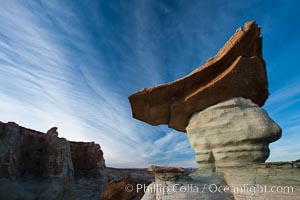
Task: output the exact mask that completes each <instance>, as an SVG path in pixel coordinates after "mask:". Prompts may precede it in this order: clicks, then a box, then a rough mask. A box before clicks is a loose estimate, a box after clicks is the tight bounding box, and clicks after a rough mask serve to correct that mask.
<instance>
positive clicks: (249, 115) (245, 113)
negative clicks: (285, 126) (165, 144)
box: [186, 97, 281, 171]
mask: <svg viewBox="0 0 300 200" xmlns="http://www.w3.org/2000/svg"><path fill="white" fill-rule="evenodd" d="M186 130H187V133H188V138H189V141H190V144H191V146H192V147H193V148H194V150H195V154H196V161H197V162H198V163H199V164H200V167H201V168H202V169H204V168H211V170H212V171H214V170H215V168H216V167H217V168H220V167H234V166H246V165H248V164H252V163H263V162H265V160H266V159H267V158H268V157H269V152H270V150H269V143H271V142H274V141H276V140H278V139H279V138H280V137H281V128H280V127H279V126H278V125H277V124H276V123H275V122H274V121H273V120H272V119H271V118H270V117H269V115H268V114H267V113H266V111H265V110H264V109H262V108H261V107H259V106H258V105H256V104H254V103H253V102H252V101H251V100H249V99H244V98H241V97H239V98H233V99H230V100H226V101H224V102H221V103H218V104H216V105H214V106H211V107H208V108H206V109H205V110H203V111H201V112H198V113H195V114H194V115H193V116H192V117H191V119H190V122H189V125H188V126H187V128H186Z"/></svg>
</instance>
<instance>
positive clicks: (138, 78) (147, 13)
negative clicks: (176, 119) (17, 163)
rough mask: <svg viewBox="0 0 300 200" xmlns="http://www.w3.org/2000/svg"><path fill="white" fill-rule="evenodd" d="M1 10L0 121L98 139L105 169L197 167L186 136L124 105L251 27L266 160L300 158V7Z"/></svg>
mask: <svg viewBox="0 0 300 200" xmlns="http://www.w3.org/2000/svg"><path fill="white" fill-rule="evenodd" d="M0 2H1V6H0V120H1V121H3V122H7V121H15V122H17V123H18V124H20V125H22V126H25V127H29V128H33V129H36V130H41V131H47V130H48V129H49V128H51V127H53V126H58V128H59V129H58V131H59V135H60V136H61V137H65V138H67V139H69V140H75V141H95V142H97V143H99V144H100V145H101V147H102V149H103V151H104V157H105V159H106V164H107V165H108V166H115V167H147V166H149V165H152V164H160V165H177V166H197V164H196V163H195V161H194V152H193V150H192V149H191V148H190V145H189V143H188V140H187V137H186V134H184V133H179V132H176V131H174V130H172V129H168V128H167V127H166V126H156V127H153V126H150V125H147V124H145V123H143V122H140V121H137V120H135V119H133V118H132V117H131V109H130V106H129V102H128V99H127V97H128V96H129V95H130V94H132V93H135V92H137V91H138V90H140V89H141V88H144V87H151V86H155V85H158V84H161V83H165V82H170V81H172V80H175V79H177V78H179V77H181V76H183V75H186V74H187V73H189V72H191V71H192V70H193V69H195V68H196V67H198V66H200V65H202V64H204V62H205V60H206V59H207V58H208V57H211V56H213V55H215V54H216V53H217V51H218V49H219V48H220V47H221V46H222V45H223V44H224V43H225V42H226V41H227V40H228V39H229V37H230V36H231V35H232V34H233V33H234V32H235V30H236V29H237V28H238V27H239V26H242V25H243V24H244V22H246V21H250V20H253V19H255V20H256V21H257V23H258V24H259V26H260V27H261V29H262V35H263V55H264V58H265V61H266V64H267V72H268V78H269V90H270V93H271V95H270V97H269V99H268V101H267V102H266V104H265V106H264V108H265V109H266V110H267V111H268V112H269V114H270V116H271V117H272V118H273V119H274V120H275V121H276V122H277V123H278V124H279V125H280V126H281V127H282V129H283V136H282V138H281V139H280V140H279V141H277V142H275V143H273V144H271V145H270V146H271V156H270V158H269V159H268V160H269V161H279V160H295V159H299V158H300V156H299V155H300V146H299V144H298V143H299V142H298V141H300V134H299V130H300V112H299V110H300V105H299V103H300V69H299V67H300V61H299V59H298V57H299V55H298V54H299V53H298V52H299V47H300V38H299V35H300V27H299V26H298V24H299V17H300V16H299V15H300V14H298V13H299V10H300V1H296V0H294V1H293V0H291V1H284V0H282V1H255V0H253V1H246V0H240V1H232V0H228V1H226V0H219V1H208V0H207V1H204V0H190V1H186V0H152V1H148V0H122V1H121V0H119V1H116V0H110V1H104V0H102V1H101V0H98V1H96V0H94V1H92V0H90V1H89V0H82V1H75V0H74V1H71V0H70V1H59V0H49V1H46V0H42V1H21V0H20V1H13V0H12V1H5V0H0Z"/></svg>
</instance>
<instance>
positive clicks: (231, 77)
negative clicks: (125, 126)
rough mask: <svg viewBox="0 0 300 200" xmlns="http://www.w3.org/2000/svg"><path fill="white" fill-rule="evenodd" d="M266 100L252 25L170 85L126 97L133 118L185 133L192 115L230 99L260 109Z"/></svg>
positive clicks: (258, 41) (255, 27)
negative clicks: (165, 125) (242, 99)
mask: <svg viewBox="0 0 300 200" xmlns="http://www.w3.org/2000/svg"><path fill="white" fill-rule="evenodd" d="M268 96H269V92H268V80H267V75H266V69H265V62H264V60H263V58H262V37H261V35H260V28H259V27H258V25H257V24H256V23H255V21H252V22H248V23H245V27H244V29H243V28H242V27H240V28H239V29H237V31H236V32H235V34H234V35H233V36H232V37H231V38H230V39H229V41H228V42H226V44H225V45H224V46H223V47H222V48H221V49H220V50H219V52H218V54H217V55H216V56H214V57H213V58H209V59H208V60H207V61H206V63H205V64H204V65H203V66H200V67H199V68H197V69H195V70H194V71H193V72H191V73H190V74H189V75H187V76H185V77H182V78H180V79H178V80H176V81H174V82H171V83H167V84H162V85H159V86H156V87H152V88H146V89H145V88H144V89H142V90H141V91H139V92H138V93H135V94H133V95H131V96H129V101H130V104H131V108H132V115H133V117H134V118H136V119H139V120H141V121H144V122H146V123H149V124H151V125H160V124H168V126H169V127H170V128H173V129H175V130H178V131H182V132H186V130H185V128H186V126H187V125H188V122H189V119H190V117H191V115H192V114H194V113H195V112H199V111H202V110H204V109H205V108H207V107H209V106H212V105H215V104H217V103H219V102H221V101H224V100H227V99H231V98H234V97H243V98H246V99H251V100H252V102H254V103H255V104H257V105H259V106H263V105H264V103H265V101H266V100H267V98H268Z"/></svg>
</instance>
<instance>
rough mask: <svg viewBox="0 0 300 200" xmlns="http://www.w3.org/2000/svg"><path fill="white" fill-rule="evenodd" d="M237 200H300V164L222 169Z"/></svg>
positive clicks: (269, 164) (290, 163)
mask: <svg viewBox="0 0 300 200" xmlns="http://www.w3.org/2000/svg"><path fill="white" fill-rule="evenodd" d="M219 171H220V173H222V174H223V175H224V178H225V179H226V183H227V184H228V186H229V187H230V188H232V189H235V191H233V192H232V194H233V196H234V199H236V200H242V199H258V200H273V199H278V200H279V199H285V200H300V162H299V160H298V161H294V162H271V163H261V164H252V165H248V166H247V167H230V168H222V169H219Z"/></svg>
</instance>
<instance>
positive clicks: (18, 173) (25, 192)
mask: <svg viewBox="0 0 300 200" xmlns="http://www.w3.org/2000/svg"><path fill="white" fill-rule="evenodd" d="M106 181H107V178H106V167H105V162H104V158H103V152H102V151H101V148H100V146H99V145H97V144H95V143H93V142H90V143H89V142H87V143H85V142H69V141H67V140H66V139H65V138H59V137H58V133H57V128H56V127H53V128H51V129H50V130H49V131H48V132H47V133H46V134H45V133H42V132H38V131H35V130H31V129H27V128H24V127H21V126H19V125H17V124H16V123H14V122H8V123H2V122H0V199H75V197H76V198H81V199H91V198H92V197H94V198H95V197H97V198H98V197H99V195H100V194H101V192H102V191H103V189H104V187H105V185H106Z"/></svg>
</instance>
